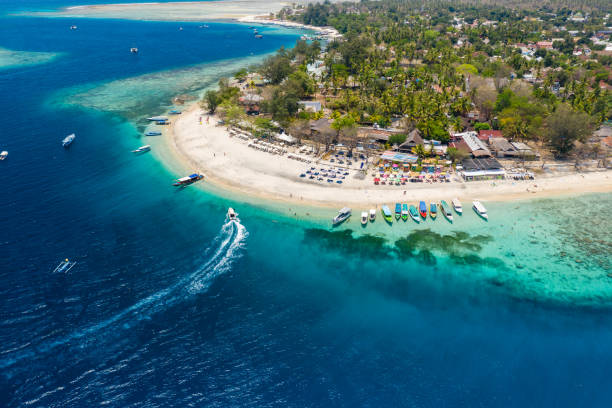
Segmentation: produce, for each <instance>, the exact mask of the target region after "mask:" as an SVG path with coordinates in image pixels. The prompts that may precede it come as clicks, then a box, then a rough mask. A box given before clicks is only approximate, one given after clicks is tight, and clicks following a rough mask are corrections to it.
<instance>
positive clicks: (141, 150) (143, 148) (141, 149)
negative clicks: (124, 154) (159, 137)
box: [132, 145, 151, 153]
mask: <svg viewBox="0 0 612 408" xmlns="http://www.w3.org/2000/svg"><path fill="white" fill-rule="evenodd" d="M150 150H151V146H150V145H144V146H140V147H139V148H138V149H136V150H132V153H145V152H148V151H150Z"/></svg>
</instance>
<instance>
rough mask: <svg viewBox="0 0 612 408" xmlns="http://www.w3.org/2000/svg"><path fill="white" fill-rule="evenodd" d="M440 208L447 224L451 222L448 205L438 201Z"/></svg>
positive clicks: (451, 213)
mask: <svg viewBox="0 0 612 408" xmlns="http://www.w3.org/2000/svg"><path fill="white" fill-rule="evenodd" d="M440 207H442V214H444V217H446V219H447V220H448V221H449V222H453V212H452V211H451V207H450V205H448V203H447V202H446V201H444V200H442V201H440Z"/></svg>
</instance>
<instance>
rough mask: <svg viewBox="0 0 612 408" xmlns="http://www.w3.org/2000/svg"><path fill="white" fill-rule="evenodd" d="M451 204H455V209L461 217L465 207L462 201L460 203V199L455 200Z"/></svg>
mask: <svg viewBox="0 0 612 408" xmlns="http://www.w3.org/2000/svg"><path fill="white" fill-rule="evenodd" d="M451 203H452V204H453V208H454V209H455V212H456V213H457V214H459V215H461V214H463V207H462V206H461V201H459V199H458V198H453V200H452V201H451Z"/></svg>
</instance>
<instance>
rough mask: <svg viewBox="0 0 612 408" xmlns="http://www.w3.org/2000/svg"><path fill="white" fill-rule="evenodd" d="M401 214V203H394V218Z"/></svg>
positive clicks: (397, 218) (398, 217)
mask: <svg viewBox="0 0 612 408" xmlns="http://www.w3.org/2000/svg"><path fill="white" fill-rule="evenodd" d="M401 216H402V205H401V204H400V203H395V219H396V220H399V219H400V218H401Z"/></svg>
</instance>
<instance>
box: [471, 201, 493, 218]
mask: <svg viewBox="0 0 612 408" xmlns="http://www.w3.org/2000/svg"><path fill="white" fill-rule="evenodd" d="M472 208H473V209H474V211H475V212H476V214H478V215H480V216H481V217H482V218H484V219H485V220H488V219H489V215H488V214H487V209H486V208H485V206H484V205H482V203H481V202H480V201H473V202H472Z"/></svg>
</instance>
